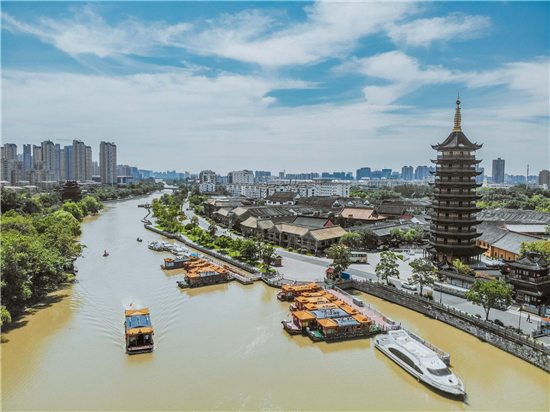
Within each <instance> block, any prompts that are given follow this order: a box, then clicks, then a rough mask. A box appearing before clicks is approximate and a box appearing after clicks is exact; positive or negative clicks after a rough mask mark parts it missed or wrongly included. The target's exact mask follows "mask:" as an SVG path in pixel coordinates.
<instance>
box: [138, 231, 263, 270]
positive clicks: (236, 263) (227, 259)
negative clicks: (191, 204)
mask: <svg viewBox="0 0 550 412" xmlns="http://www.w3.org/2000/svg"><path fill="white" fill-rule="evenodd" d="M144 226H145V229H148V230H150V231H152V232H155V233H158V234H159V235H162V236H164V237H167V238H169V239H176V240H179V241H180V242H182V243H184V244H185V245H187V246H189V247H192V248H193V249H196V250H199V251H201V252H202V253H205V254H207V255H209V256H212V257H214V258H215V259H217V260H221V261H223V262H226V263H229V264H230V265H233V266H235V267H238V268H239V269H243V270H245V271H247V272H250V273H252V275H255V276H253V277H258V278H259V277H260V275H259V272H258V270H257V269H256V268H255V267H254V266H252V265H249V264H247V263H244V262H241V261H240V260H237V259H233V258H232V257H231V256H227V255H224V254H223V253H218V252H216V251H215V250H212V249H208V248H207V247H204V246H201V245H198V244H196V243H195V242H192V241H190V240H189V239H187V238H185V237H184V236H183V235H177V234H174V233H168V232H166V231H164V230H161V229H158V228H156V227H154V226H152V225H148V224H145V225H144Z"/></svg>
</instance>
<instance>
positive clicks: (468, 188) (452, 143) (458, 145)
mask: <svg viewBox="0 0 550 412" xmlns="http://www.w3.org/2000/svg"><path fill="white" fill-rule="evenodd" d="M456 105H457V106H456V113H455V124H454V129H453V131H452V132H451V134H450V135H449V137H447V139H446V140H445V141H444V142H443V143H441V144H437V145H432V147H433V148H434V149H435V150H437V152H438V153H437V159H436V160H432V162H433V163H435V164H436V170H435V172H431V173H432V174H433V175H435V182H434V183H430V184H432V185H434V189H435V190H434V195H433V199H432V214H431V225H430V248H429V249H428V250H429V252H430V253H431V254H432V256H433V258H434V260H436V261H438V262H442V263H443V262H445V261H446V262H448V263H451V262H452V261H453V260H455V259H460V260H461V261H462V262H463V263H466V264H471V263H476V262H479V261H480V255H481V254H482V253H483V252H484V250H483V249H481V248H480V247H478V246H477V245H476V239H477V238H478V237H479V236H480V233H478V232H477V229H476V226H477V225H478V224H479V223H480V222H479V221H478V220H477V218H476V216H475V214H476V213H477V212H479V211H480V209H479V208H478V207H477V206H476V202H477V200H478V199H479V195H477V194H476V193H475V189H476V188H478V187H479V186H481V184H480V183H476V176H478V175H479V174H480V173H481V172H477V171H476V165H477V164H478V163H480V162H481V160H476V157H475V151H476V150H479V149H481V146H482V145H480V144H477V143H472V142H470V141H469V140H468V138H467V137H466V135H465V134H464V133H463V132H462V127H461V116H460V100H457V101H456Z"/></svg>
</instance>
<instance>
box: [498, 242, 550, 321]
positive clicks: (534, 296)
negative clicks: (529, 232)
mask: <svg viewBox="0 0 550 412" xmlns="http://www.w3.org/2000/svg"><path fill="white" fill-rule="evenodd" d="M501 271H502V272H503V273H505V274H506V282H508V283H510V284H512V285H513V286H514V301H515V302H516V303H518V304H520V305H524V307H525V309H526V310H528V311H530V312H534V313H537V314H539V315H541V316H546V315H548V314H550V262H549V261H548V259H546V258H545V257H544V255H542V254H540V253H534V252H524V253H523V254H522V255H521V256H520V257H518V258H517V259H516V260H514V261H512V262H506V264H505V265H503V266H502V267H501Z"/></svg>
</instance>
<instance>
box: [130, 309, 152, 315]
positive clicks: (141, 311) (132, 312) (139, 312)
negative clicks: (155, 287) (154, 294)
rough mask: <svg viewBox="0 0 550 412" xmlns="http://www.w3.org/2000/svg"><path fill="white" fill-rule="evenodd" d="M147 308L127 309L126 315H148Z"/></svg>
mask: <svg viewBox="0 0 550 412" xmlns="http://www.w3.org/2000/svg"><path fill="white" fill-rule="evenodd" d="M148 314H149V309H133V310H127V311H126V316H138V315H148Z"/></svg>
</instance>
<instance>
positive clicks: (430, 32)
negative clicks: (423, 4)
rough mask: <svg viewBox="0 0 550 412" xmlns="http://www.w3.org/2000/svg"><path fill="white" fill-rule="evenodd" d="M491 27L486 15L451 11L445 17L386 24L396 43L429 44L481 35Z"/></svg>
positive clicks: (462, 39) (473, 37)
mask: <svg viewBox="0 0 550 412" xmlns="http://www.w3.org/2000/svg"><path fill="white" fill-rule="evenodd" d="M490 27H491V19H490V18H489V17H487V16H470V15H466V14H463V13H451V14H449V15H448V16H446V17H434V18H431V19H418V20H413V21H411V22H410V23H406V24H400V25H398V24H394V23H389V24H388V35H389V36H390V38H391V39H392V40H393V41H394V42H396V43H405V44H407V45H410V46H429V45H430V44H431V43H433V42H437V41H464V40H470V39H475V38H478V37H481V36H483V35H484V34H485V33H486V32H487V30H488V29H489V28H490Z"/></svg>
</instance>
